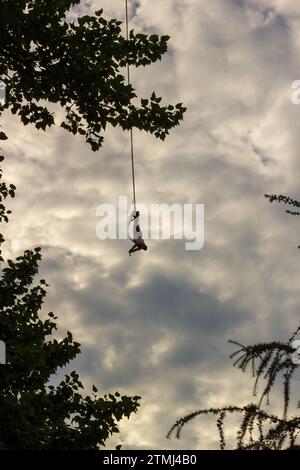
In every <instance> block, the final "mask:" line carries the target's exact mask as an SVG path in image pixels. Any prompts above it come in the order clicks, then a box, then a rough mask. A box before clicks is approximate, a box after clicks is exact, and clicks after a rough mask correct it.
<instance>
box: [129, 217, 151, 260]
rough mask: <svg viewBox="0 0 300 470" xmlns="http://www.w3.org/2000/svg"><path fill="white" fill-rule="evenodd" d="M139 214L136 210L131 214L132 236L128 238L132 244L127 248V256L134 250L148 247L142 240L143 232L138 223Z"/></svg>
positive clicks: (145, 249)
mask: <svg viewBox="0 0 300 470" xmlns="http://www.w3.org/2000/svg"><path fill="white" fill-rule="evenodd" d="M139 215H140V213H139V212H138V211H136V212H135V213H133V214H132V216H131V221H133V223H134V224H133V238H130V237H129V238H130V240H131V241H132V242H133V246H132V247H131V248H130V250H129V252H128V253H129V256H131V254H132V253H135V252H136V251H140V250H144V251H147V249H148V247H147V245H146V243H145V241H144V240H143V234H142V232H141V229H140V225H139Z"/></svg>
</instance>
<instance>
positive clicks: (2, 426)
mask: <svg viewBox="0 0 300 470" xmlns="http://www.w3.org/2000/svg"><path fill="white" fill-rule="evenodd" d="M0 160H1V161H2V160H3V157H0ZM0 178H2V171H0ZM14 195H15V187H14V186H13V185H9V186H8V185H7V184H6V183H5V182H2V181H1V183H0V222H8V215H9V213H10V211H9V210H6V208H5V205H4V201H5V199H6V198H7V197H8V196H11V197H14ZM3 241H4V237H3V236H2V235H0V244H2V243H3ZM40 259H41V249H40V248H35V249H34V250H26V251H25V253H24V254H23V255H22V256H18V257H17V259H16V261H12V260H7V264H6V267H4V268H2V267H1V279H0V339H1V341H4V343H5V344H6V364H1V365H0V449H97V448H98V446H104V445H105V441H106V440H107V439H108V437H109V436H111V435H112V434H114V433H117V432H119V429H118V422H119V421H120V420H121V419H122V418H123V417H127V418H129V417H130V415H131V414H132V413H135V412H136V411H137V409H138V406H139V404H138V401H139V398H140V397H137V396H136V397H128V396H120V394H119V393H118V392H116V393H115V394H114V395H113V394H109V395H104V397H99V396H98V395H97V388H96V387H95V386H93V394H92V396H84V395H83V385H82V383H81V382H80V379H79V375H78V374H77V373H76V372H75V371H73V372H72V373H71V374H69V375H66V376H65V377H64V378H63V380H61V381H60V383H59V384H58V385H56V386H55V385H53V384H52V383H51V378H52V376H53V375H54V374H56V373H57V371H58V369H59V368H61V367H63V366H65V365H67V364H68V363H69V362H70V361H71V360H72V359H74V358H75V357H76V356H77V354H79V353H80V344H79V343H77V342H75V341H74V340H73V337H72V334H71V333H70V332H69V331H68V332H67V335H66V337H65V338H63V339H60V340H57V339H56V338H55V337H53V333H54V332H55V330H56V329H57V325H56V322H55V320H56V319H57V317H55V316H54V314H53V313H52V312H50V313H49V314H48V317H47V318H46V319H45V320H43V319H41V313H42V310H41V309H42V304H43V302H44V299H45V295H46V287H47V286H48V285H47V283H46V281H45V280H44V279H41V280H40V281H38V282H36V281H35V277H36V275H37V274H38V262H39V261H40ZM1 262H2V263H3V262H4V259H3V257H2V256H1Z"/></svg>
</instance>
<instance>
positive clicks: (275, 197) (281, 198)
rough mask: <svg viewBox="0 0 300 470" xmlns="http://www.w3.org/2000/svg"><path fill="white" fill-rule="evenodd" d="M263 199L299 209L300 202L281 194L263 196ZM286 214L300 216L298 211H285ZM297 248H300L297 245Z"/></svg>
mask: <svg viewBox="0 0 300 470" xmlns="http://www.w3.org/2000/svg"><path fill="white" fill-rule="evenodd" d="M265 198H267V199H269V201H270V202H274V201H277V202H279V203H283V204H287V205H289V206H293V207H295V208H297V207H300V202H299V201H297V200H296V199H292V198H290V197H289V196H284V195H282V194H279V195H277V194H265ZM285 212H286V213H287V214H290V215H294V216H296V215H300V212H299V211H298V210H290V209H286V211H285ZM298 248H300V245H298Z"/></svg>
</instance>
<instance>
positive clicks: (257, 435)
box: [167, 327, 300, 450]
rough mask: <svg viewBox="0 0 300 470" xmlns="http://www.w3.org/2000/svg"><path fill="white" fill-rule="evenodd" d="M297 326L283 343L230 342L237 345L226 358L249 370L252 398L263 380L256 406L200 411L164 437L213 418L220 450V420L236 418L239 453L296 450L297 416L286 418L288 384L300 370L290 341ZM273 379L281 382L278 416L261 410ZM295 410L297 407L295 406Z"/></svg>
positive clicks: (222, 439)
mask: <svg viewBox="0 0 300 470" xmlns="http://www.w3.org/2000/svg"><path fill="white" fill-rule="evenodd" d="M299 331H300V327H299V328H298V329H297V330H296V331H295V332H294V333H293V335H292V336H291V337H290V338H289V340H288V341H287V342H286V343H283V342H276V341H274V342H271V343H261V344H254V345H250V346H244V345H242V344H240V343H237V342H235V341H230V343H232V344H234V345H236V346H238V350H237V351H235V352H234V353H233V354H232V355H231V356H230V357H231V358H235V361H234V364H233V365H234V366H237V367H239V368H240V369H241V370H242V371H243V372H245V371H246V370H248V369H251V372H252V375H253V377H255V381H254V388H253V395H254V396H255V397H256V396H257V393H258V384H259V382H261V381H263V380H264V386H263V391H262V393H261V394H260V396H259V400H258V403H257V404H255V403H250V404H249V405H246V406H232V405H230V406H224V407H221V408H206V409H200V410H197V411H195V412H193V413H190V414H188V415H186V416H184V417H182V418H180V419H179V420H178V421H176V423H175V424H174V425H173V426H172V427H171V429H170V430H169V432H168V434H167V437H168V438H170V437H171V436H172V435H173V434H175V435H176V437H177V438H180V436H181V433H182V429H183V427H184V426H185V425H186V424H187V423H189V422H191V421H193V420H194V419H195V418H198V417H200V416H204V415H213V416H215V417H216V419H217V430H218V433H219V444H220V449H221V450H224V449H225V446H226V442H225V431H224V420H225V418H226V416H228V415H238V416H240V418H241V421H240V425H239V427H238V430H237V435H236V445H237V448H238V449H240V450H246V449H248V450H251V449H252V450H281V449H284V448H285V449H297V448H298V446H297V444H296V439H297V436H298V435H299V433H300V416H292V417H289V416H288V410H289V405H290V398H291V397H290V392H291V381H292V378H293V376H294V374H295V372H296V370H297V369H298V368H299V367H300V355H299V353H298V350H297V348H295V347H294V345H293V342H294V340H295V338H296V336H297V334H298V333H299ZM276 379H281V380H282V383H283V413H282V417H279V416H276V415H274V414H270V413H268V412H266V411H265V410H264V409H263V408H262V404H263V401H264V400H266V402H267V403H269V395H270V392H271V390H272V387H273V386H274V384H275V381H276ZM298 407H299V404H298Z"/></svg>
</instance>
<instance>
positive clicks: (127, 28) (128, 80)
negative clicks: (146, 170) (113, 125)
mask: <svg viewBox="0 0 300 470" xmlns="http://www.w3.org/2000/svg"><path fill="white" fill-rule="evenodd" d="M125 11H126V39H127V41H128V40H129V19H128V0H125ZM127 84H128V85H130V84H131V83H130V69H129V63H128V62H127ZM130 153H131V173H132V194H133V207H134V211H135V212H136V196H135V173H134V148H133V131H132V127H131V128H130Z"/></svg>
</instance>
